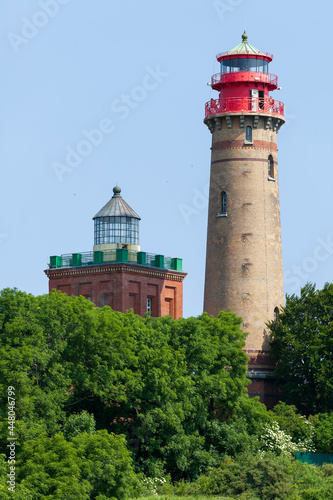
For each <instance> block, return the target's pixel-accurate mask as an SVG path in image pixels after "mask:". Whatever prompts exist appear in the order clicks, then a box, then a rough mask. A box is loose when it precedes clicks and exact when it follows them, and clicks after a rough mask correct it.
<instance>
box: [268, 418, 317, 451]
mask: <svg viewBox="0 0 333 500" xmlns="http://www.w3.org/2000/svg"><path fill="white" fill-rule="evenodd" d="M309 425H311V424H310V423H309ZM311 428H312V429H310V427H309V436H308V437H307V438H306V439H304V440H302V441H298V442H297V443H294V442H293V440H292V437H291V436H290V435H289V434H287V433H286V432H284V431H283V430H281V429H280V426H279V424H278V423H277V422H275V421H274V422H273V423H272V424H271V425H266V426H265V427H264V428H263V432H262V435H261V442H262V447H261V454H264V453H265V452H266V451H272V452H273V453H276V454H277V455H282V454H286V455H292V454H294V453H295V452H296V451H300V452H303V453H304V452H310V451H315V448H314V445H313V434H314V428H313V426H312V425H311Z"/></svg>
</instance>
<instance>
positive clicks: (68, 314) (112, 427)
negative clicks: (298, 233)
mask: <svg viewBox="0 0 333 500" xmlns="http://www.w3.org/2000/svg"><path fill="white" fill-rule="evenodd" d="M240 323H241V319H240V318H238V317H237V316H236V315H234V314H233V313H231V312H221V313H220V315H219V317H218V318H214V317H212V316H208V315H207V314H203V315H201V316H199V317H198V318H188V319H180V320H177V321H175V320H173V319H172V318H171V317H165V318H149V317H147V318H141V317H139V316H136V315H135V314H134V313H133V312H128V313H127V314H122V313H120V312H115V311H112V310H111V309H110V307H107V306H106V307H104V308H103V309H100V308H96V307H95V306H94V305H93V304H91V303H90V302H89V301H87V300H86V299H85V298H84V297H74V296H71V297H69V296H67V295H65V294H63V293H61V292H52V293H50V294H47V295H43V296H39V297H33V296H32V295H29V294H25V293H23V292H19V291H17V290H4V291H2V292H1V294H0V383H1V384H2V392H1V398H2V399H1V403H2V404H1V407H0V412H1V413H2V415H1V416H2V421H4V420H5V413H6V388H7V387H8V386H14V387H15V395H16V414H17V415H16V416H17V419H18V420H17V432H18V435H19V438H20V444H21V443H24V442H26V443H28V442H29V441H30V440H34V441H35V442H39V439H42V438H43V436H44V437H45V436H48V437H49V438H53V437H54V436H55V435H56V434H57V433H59V431H63V432H64V435H65V437H67V439H71V438H74V436H76V435H77V434H79V435H80V434H81V433H82V431H88V432H90V433H91V432H93V431H94V422H95V423H96V429H97V431H99V430H102V429H107V431H108V432H113V433H115V434H124V435H125V436H126V438H127V444H128V446H129V448H130V449H131V451H132V453H133V457H134V459H135V461H136V464H137V467H138V468H139V469H141V470H143V471H145V472H146V473H151V472H152V471H156V470H157V469H164V470H165V471H166V472H168V473H170V474H172V476H173V477H174V478H176V479H179V478H182V477H185V478H194V477H196V476H197V475H198V474H200V473H201V472H202V471H203V470H204V469H205V468H207V467H208V466H209V465H211V464H212V463H213V461H214V460H215V455H214V453H212V452H211V451H212V447H214V445H215V444H216V443H213V440H214V439H215V435H216V432H217V431H216V428H214V426H213V425H212V422H214V421H216V420H217V417H218V418H219V419H220V420H224V421H225V420H228V419H230V418H231V417H230V416H231V415H232V414H234V413H235V412H236V411H237V409H238V408H239V405H240V400H241V399H242V398H243V396H244V393H245V391H246V385H247V379H246V371H247V356H246V355H245V353H244V352H243V350H242V348H243V347H244V345H245V341H244V333H243V332H242V330H241V328H240ZM5 431H6V429H5V428H4V427H3V428H2V438H3V443H5V439H6V432H5ZM218 434H219V435H220V436H222V437H223V435H225V429H224V430H223V432H222V431H221V432H220V431H219V432H218ZM78 437H79V436H78ZM222 437H221V439H222ZM63 445H64V446H66V445H65V443H64V444H63ZM221 449H222V448H221Z"/></svg>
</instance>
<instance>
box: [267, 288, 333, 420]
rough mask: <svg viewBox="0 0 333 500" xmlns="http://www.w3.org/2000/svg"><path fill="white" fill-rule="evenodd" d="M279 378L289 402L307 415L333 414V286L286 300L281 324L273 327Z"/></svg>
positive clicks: (274, 354) (312, 289)
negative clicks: (332, 412)
mask: <svg viewBox="0 0 333 500" xmlns="http://www.w3.org/2000/svg"><path fill="white" fill-rule="evenodd" d="M269 328H270V330H271V353H272V355H273V357H274V359H275V360H276V362H277V369H276V376H277V378H278V380H280V381H281V382H282V383H283V384H284V387H285V391H286V398H287V402H289V403H291V404H294V405H295V406H296V407H297V408H298V409H299V410H300V411H302V412H303V413H306V414H310V413H318V412H329V411H332V410H333V397H332V394H333V284H326V285H325V286H324V288H323V289H322V290H316V289H315V285H313V284H307V285H306V286H305V287H304V288H302V289H301V294H300V296H299V297H298V296H296V295H291V296H288V295H287V297H286V306H285V307H284V308H283V309H282V311H281V313H280V314H279V317H278V320H277V321H275V322H271V323H270V324H269Z"/></svg>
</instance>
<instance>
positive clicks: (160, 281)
mask: <svg viewBox="0 0 333 500" xmlns="http://www.w3.org/2000/svg"><path fill="white" fill-rule="evenodd" d="M120 193H121V189H120V188H119V187H118V186H116V187H115V188H114V189H113V196H112V198H111V199H110V200H109V201H108V203H107V204H106V205H105V206H104V207H103V208H102V209H101V210H100V211H99V212H98V213H97V214H96V215H95V217H94V218H93V220H94V235H95V236H94V247H93V251H92V252H82V253H72V254H64V255H61V256H59V255H54V256H52V257H50V263H49V268H48V269H47V270H46V271H45V274H46V275H47V277H48V278H49V290H50V291H51V290H53V289H56V290H61V291H62V292H64V293H66V294H68V295H77V296H79V295H83V296H84V297H86V298H87V299H89V300H91V301H92V302H94V304H96V305H97V306H99V307H103V306H105V305H108V306H110V307H111V308H112V309H114V310H116V311H120V312H123V313H125V312H126V311H127V310H128V309H131V308H132V309H133V310H134V312H135V313H136V314H139V315H140V316H144V315H145V313H146V312H150V313H151V315H152V316H154V317H159V316H165V315H168V314H169V315H171V316H172V317H173V318H175V319H178V318H180V317H182V315H183V280H184V278H185V276H186V273H183V272H182V259H179V258H170V257H165V256H164V255H160V254H158V255H156V254H151V253H147V252H142V251H141V250H140V246H139V222H140V217H139V216H138V215H137V213H136V212H134V210H133V209H132V208H131V207H130V206H129V205H128V204H127V203H126V201H125V200H123V198H122V197H121V195H120Z"/></svg>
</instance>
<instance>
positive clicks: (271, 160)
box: [268, 155, 274, 179]
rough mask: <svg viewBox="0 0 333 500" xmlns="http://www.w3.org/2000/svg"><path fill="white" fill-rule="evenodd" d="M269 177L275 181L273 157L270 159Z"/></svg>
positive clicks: (270, 156)
mask: <svg viewBox="0 0 333 500" xmlns="http://www.w3.org/2000/svg"><path fill="white" fill-rule="evenodd" d="M268 177H270V178H271V179H274V160H273V156H272V155H269V157H268Z"/></svg>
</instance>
